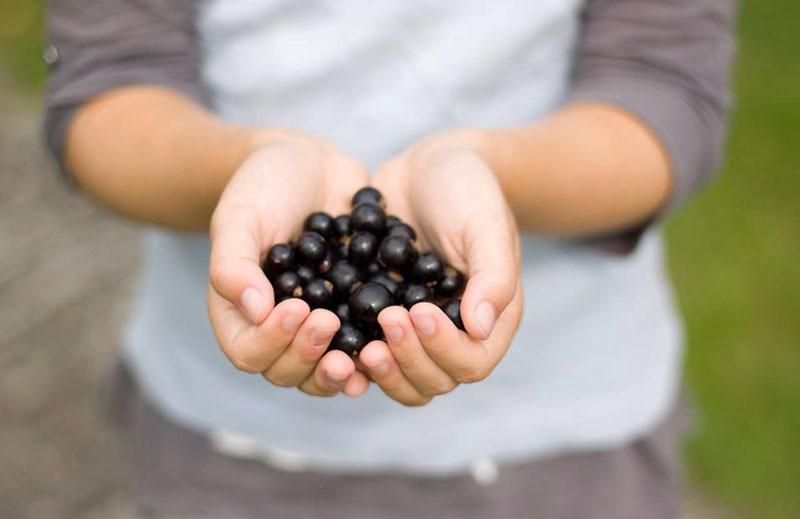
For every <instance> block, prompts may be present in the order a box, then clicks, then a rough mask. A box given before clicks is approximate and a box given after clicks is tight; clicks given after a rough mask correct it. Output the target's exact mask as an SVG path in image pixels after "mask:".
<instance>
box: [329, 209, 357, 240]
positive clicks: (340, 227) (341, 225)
mask: <svg viewBox="0 0 800 519" xmlns="http://www.w3.org/2000/svg"><path fill="white" fill-rule="evenodd" d="M333 230H334V232H335V235H336V237H337V238H344V237H345V236H348V235H350V234H352V232H353V226H352V224H351V223H350V215H349V214H340V215H339V216H337V217H336V218H334V219H333Z"/></svg>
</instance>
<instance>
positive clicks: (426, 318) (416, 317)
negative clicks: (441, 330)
mask: <svg viewBox="0 0 800 519" xmlns="http://www.w3.org/2000/svg"><path fill="white" fill-rule="evenodd" d="M411 320H412V321H414V327H415V328H416V329H417V331H418V332H419V333H420V334H421V335H433V334H434V333H435V332H436V319H434V318H433V317H432V316H430V315H428V314H412V315H411Z"/></svg>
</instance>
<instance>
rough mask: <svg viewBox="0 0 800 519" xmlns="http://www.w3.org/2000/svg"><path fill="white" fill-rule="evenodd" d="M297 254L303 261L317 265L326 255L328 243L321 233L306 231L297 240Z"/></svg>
mask: <svg viewBox="0 0 800 519" xmlns="http://www.w3.org/2000/svg"><path fill="white" fill-rule="evenodd" d="M297 255H298V256H300V260H301V261H302V262H303V263H306V264H309V265H318V264H319V263H320V262H322V261H323V260H324V259H325V257H326V256H327V255H328V244H327V243H325V238H323V237H322V235H321V234H319V233H316V232H313V231H307V232H304V233H303V234H302V236H300V239H299V240H297Z"/></svg>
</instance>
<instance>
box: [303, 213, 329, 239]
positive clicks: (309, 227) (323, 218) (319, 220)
mask: <svg viewBox="0 0 800 519" xmlns="http://www.w3.org/2000/svg"><path fill="white" fill-rule="evenodd" d="M303 230H306V231H313V232H315V233H317V234H319V235H320V236H322V237H323V238H325V239H327V240H330V239H332V238H334V237H335V236H336V228H335V226H334V222H333V217H332V216H331V215H329V214H328V213H323V212H317V213H311V214H310V215H308V218H306V221H305V224H304V225H303Z"/></svg>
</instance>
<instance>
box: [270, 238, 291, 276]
mask: <svg viewBox="0 0 800 519" xmlns="http://www.w3.org/2000/svg"><path fill="white" fill-rule="evenodd" d="M294 262H295V254H294V249H293V248H292V246H291V245H288V244H286V243H278V244H277V245H273V246H272V247H270V249H269V252H268V253H267V258H266V260H264V271H265V272H267V273H268V274H269V275H271V276H275V275H278V274H280V273H281V272H284V271H286V270H289V269H291V268H292V267H294Z"/></svg>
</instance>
